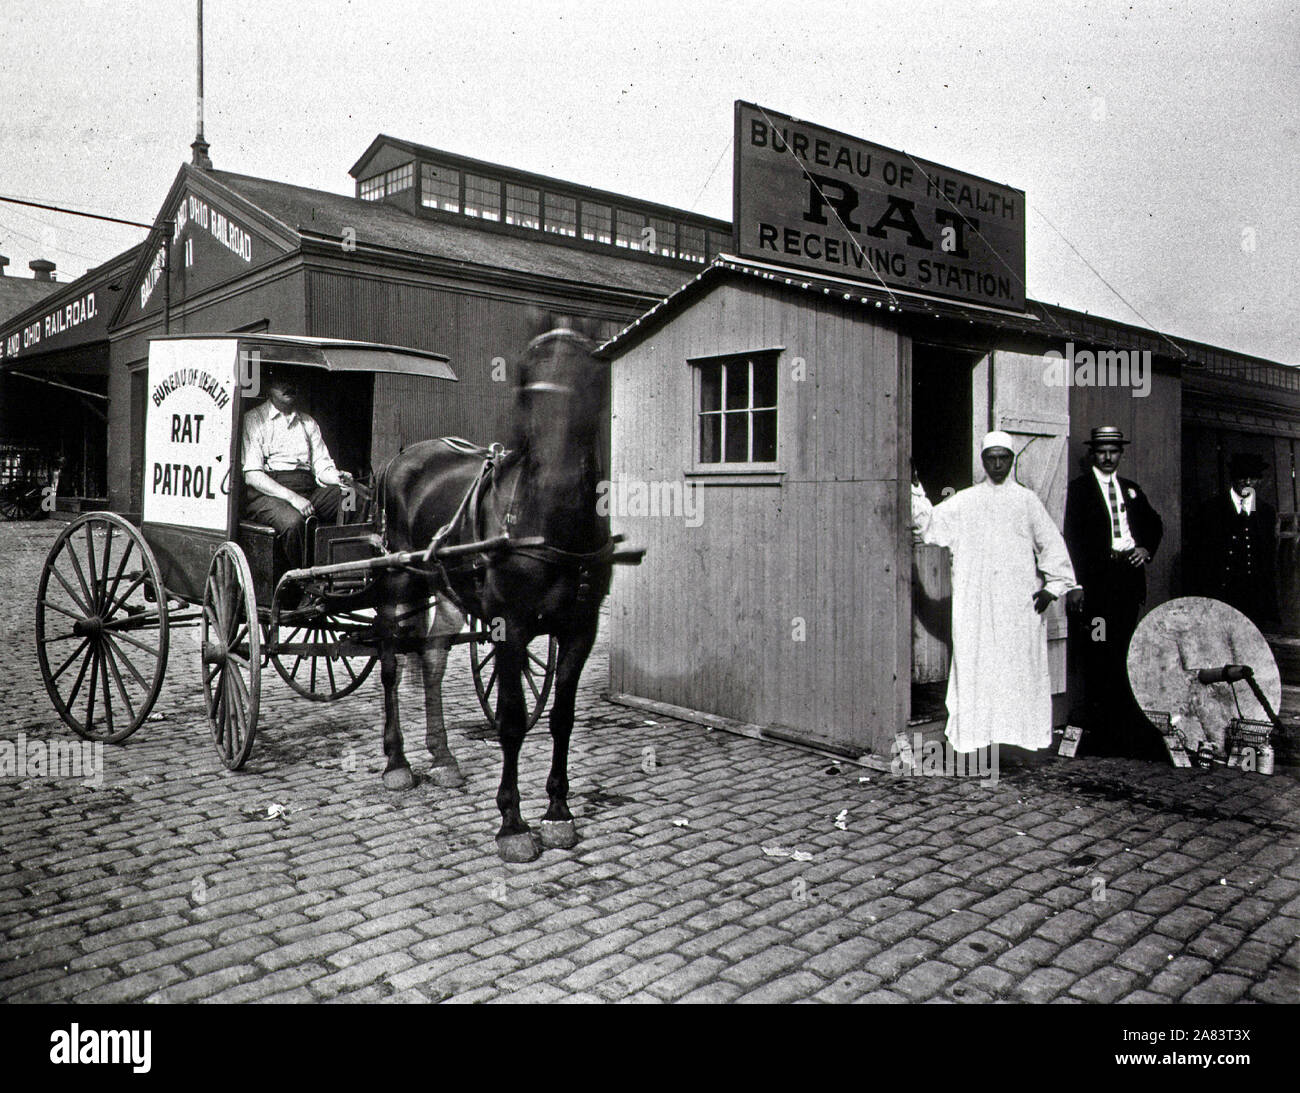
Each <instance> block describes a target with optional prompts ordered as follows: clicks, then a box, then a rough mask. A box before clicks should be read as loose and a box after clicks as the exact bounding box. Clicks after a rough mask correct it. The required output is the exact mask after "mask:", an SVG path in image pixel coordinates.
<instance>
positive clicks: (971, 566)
mask: <svg viewBox="0 0 1300 1093" xmlns="http://www.w3.org/2000/svg"><path fill="white" fill-rule="evenodd" d="M1013 444H1014V442H1013V441H1012V439H1011V437H1010V435H1008V434H1007V433H1004V432H1001V431H994V432H991V433H989V434H988V435H987V436H985V438H984V443H983V445H982V450H981V456H980V458H981V462H982V463H983V464H984V471H985V473H986V474H987V475H988V477H987V479H986V480H985V481H983V482H979V483H977V484H976V485H974V486H971V487H970V488H969V489H965V490H961V491H960V492H959V493H957V494H955V495H954V496H952V497H950V498H948V499H947V500H946V501H943V502H941V503H940V504H938V505H935V506H931V504H930V502H929V501H928V500H927V499H926V496H925V490H924V489H923V488H922V487H921V486H920V484H919V483H915V482H914V483H913V485H912V523H913V526H914V527H915V528H917V529H918V530H919V531H920V533H921V537H922V539H923V540H924V541H925V542H927V543H932V544H934V545H935V546H946V547H949V548H950V549H951V550H952V667H951V671H950V673H949V676H948V700H947V704H948V726H947V729H946V730H945V731H946V735H947V737H948V742H949V743H950V744H951V745H952V747H953V749H954V750H955V751H959V752H970V751H975V750H977V749H979V748H984V747H987V746H988V745H990V744H1011V745H1014V746H1016V747H1021V748H1032V749H1036V748H1046V747H1050V746H1051V743H1052V684H1051V677H1050V675H1049V673H1048V667H1047V619H1046V618H1045V617H1044V612H1045V611H1046V610H1047V608H1048V607H1049V606H1050V605H1051V603H1052V601H1054V600H1056V599H1057V598H1059V597H1060V596H1062V595H1066V596H1067V602H1071V601H1072V600H1074V599H1078V598H1080V597H1081V596H1082V594H1083V593H1082V590H1081V589H1079V587H1078V584H1077V583H1076V581H1075V579H1074V567H1073V566H1072V565H1071V564H1070V556H1069V554H1068V553H1067V552H1066V549H1065V540H1064V539H1063V538H1062V537H1061V533H1060V531H1059V530H1057V527H1056V525H1055V524H1054V523H1053V522H1052V518H1051V517H1050V516H1049V515H1048V514H1047V510H1046V509H1045V508H1044V507H1043V503H1042V502H1041V501H1040V500H1039V499H1038V497H1037V496H1036V495H1035V494H1034V492H1033V491H1032V490H1028V489H1026V488H1025V487H1024V486H1022V485H1020V484H1019V483H1018V482H1015V481H1009V480H1008V477H1009V475H1010V472H1011V468H1012V466H1013V465H1014V463H1015V451H1014V448H1013Z"/></svg>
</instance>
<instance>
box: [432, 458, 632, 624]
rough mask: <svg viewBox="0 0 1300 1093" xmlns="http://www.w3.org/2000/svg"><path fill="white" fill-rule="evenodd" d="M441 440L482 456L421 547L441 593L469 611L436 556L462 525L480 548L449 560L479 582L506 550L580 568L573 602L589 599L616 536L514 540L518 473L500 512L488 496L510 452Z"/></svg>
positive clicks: (496, 493) (497, 492)
mask: <svg viewBox="0 0 1300 1093" xmlns="http://www.w3.org/2000/svg"><path fill="white" fill-rule="evenodd" d="M441 442H442V443H443V444H445V445H447V447H449V448H451V449H452V450H453V451H455V452H459V453H461V454H463V455H476V456H481V457H482V459H483V463H482V466H481V467H480V468H479V470H478V473H477V474H475V475H474V478H473V480H472V481H471V482H470V484H469V486H468V488H467V489H466V490H465V493H464V495H463V496H462V497H461V500H460V504H459V505H457V506H456V511H455V513H454V515H453V516H452V518H451V519H450V520H448V521H447V523H445V524H444V525H443V526H442V527H440V528H439V529H438V530H437V532H435V534H434V536H433V539H432V540H431V541H430V543H429V547H428V550H426V551H425V555H424V557H425V561H426V563H430V562H431V563H432V564H433V565H434V566H435V567H436V568H437V572H438V584H439V586H440V587H439V590H440V592H442V593H443V594H445V595H446V596H447V597H448V598H449V599H450V600H451V602H452V603H454V604H455V605H456V607H457V609H459V610H460V611H461V613H462V614H469V613H470V612H468V611H467V609H466V605H465V604H464V603H463V602H461V597H459V596H458V595H457V594H456V590H455V587H454V586H453V584H452V581H451V573H450V572H449V566H448V563H447V561H446V559H445V557H443V556H441V555H440V550H441V548H442V547H443V546H444V545H446V544H447V541H448V540H449V539H454V538H455V537H456V536H457V534H458V532H461V531H462V530H464V531H466V532H467V534H468V536H469V537H470V539H471V540H473V541H477V542H482V543H483V544H484V549H483V550H481V551H477V552H474V553H471V554H468V555H465V556H464V557H465V560H464V561H462V562H459V563H452V568H453V569H457V570H460V569H463V568H464V567H466V566H468V567H469V568H470V570H471V571H472V572H473V574H474V580H475V582H476V583H481V582H482V580H483V579H484V576H485V575H486V570H487V567H488V565H489V564H490V563H491V561H492V559H493V557H495V556H497V555H499V554H500V553H502V552H505V551H508V552H510V553H512V554H518V555H523V556H524V557H526V558H533V559H536V560H537V561H541V562H545V563H547V564H549V565H555V566H561V567H564V568H570V569H576V570H577V571H578V592H577V597H576V598H577V601H578V602H579V603H587V602H589V601H590V600H591V598H592V595H593V592H594V588H595V583H594V576H595V575H594V570H595V569H596V568H597V567H599V566H602V565H607V564H609V563H610V562H611V561H612V560H613V558H614V554H615V547H616V542H617V540H616V539H615V537H613V536H609V537H607V538H606V540H605V542H604V544H603V545H601V546H600V547H599V548H597V549H596V550H591V551H572V550H562V549H561V548H560V547H555V546H551V545H550V544H549V543H547V542H545V540H543V539H541V538H540V537H528V538H524V539H516V540H513V541H512V540H511V539H510V528H511V526H512V525H513V524H514V523H515V522H516V521H517V519H518V513H517V510H516V507H515V506H516V501H517V498H518V492H519V478H518V477H516V479H515V481H514V485H513V488H512V489H511V491H510V500H509V502H508V503H507V505H506V508H505V511H504V512H497V511H495V509H494V506H493V505H492V504H491V503H490V501H489V498H491V497H493V496H500V490H501V488H502V486H503V485H504V482H503V477H504V474H503V467H504V466H505V463H506V460H507V457H508V456H509V455H510V452H509V451H507V450H506V449H505V448H504V447H503V446H502V445H500V444H493V445H492V446H491V447H489V448H482V447H480V446H478V445H477V444H473V443H471V442H470V441H468V440H464V439H462V438H460V437H442V438H441ZM489 524H490V525H491V526H490V527H489ZM489 544H490V545H489ZM409 568H410V569H411V570H412V571H415V572H419V573H420V574H421V575H425V571H422V570H418V569H417V567H414V566H412V567H409Z"/></svg>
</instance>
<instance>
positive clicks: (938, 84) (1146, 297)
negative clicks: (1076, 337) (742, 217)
mask: <svg viewBox="0 0 1300 1093" xmlns="http://www.w3.org/2000/svg"><path fill="white" fill-rule="evenodd" d="M204 19H205V96H206V104H205V107H206V136H207V139H208V141H209V143H210V144H211V146H212V150H211V156H212V160H213V163H214V165H215V166H216V167H217V168H219V169H222V170H227V171H234V172H237V173H241V174H248V175H256V176H260V177H263V178H270V179H276V180H279V181H284V182H292V183H295V184H298V185H302V186H310V187H315V188H318V189H322V190H330V191H334V192H338V193H348V194H350V193H352V192H354V191H353V180H352V179H351V177H350V176H349V175H348V173H347V172H348V168H349V167H351V166H352V164H353V163H355V162H356V160H357V159H358V158H359V157H360V155H361V153H362V152H363V151H364V150H365V148H366V147H367V145H368V144H369V143H370V141H371V140H372V139H373V138H374V137H375V135H376V134H378V133H381V132H382V133H387V134H390V135H392V136H396V137H401V138H404V139H407V140H411V141H415V142H418V143H422V144H427V145H432V146H433V147H436V148H441V149H444V150H447V151H451V152H456V153H460V154H463V155H469V156H474V157H477V158H479V159H484V160H489V161H492V162H496V163H502V164H507V165H510V166H514V167H518V168H522V169H525V170H530V171H536V172H539V173H542V174H548V175H553V176H555V177H558V178H561V179H565V180H568V181H572V182H577V183H581V184H584V185H588V186H595V187H598V188H601V189H607V190H613V191H616V192H620V193H626V194H629V195H631V196H634V197H639V198H644V199H648V200H652V201H657V202H661V203H663V204H666V205H672V206H676V207H680V208H684V209H688V210H694V211H696V212H700V213H704V214H707V215H710V216H716V217H721V218H724V219H730V218H731V197H732V179H731V175H732V152H733V149H732V128H733V102H734V101H735V100H736V99H745V100H747V101H750V102H756V103H758V104H760V105H762V106H764V107H767V108H769V109H772V110H777V111H781V112H783V113H786V114H790V115H793V116H795V117H799V118H803V119H806V120H808V121H811V122H815V123H818V124H820V125H824V126H828V127H830V128H833V129H838V130H841V131H843V132H846V133H850V134H853V135H855V136H858V137H862V138H864V139H866V140H870V141H874V142H876V143H879V144H883V145H886V146H888V147H892V148H898V149H902V150H904V151H906V152H908V153H910V154H911V155H913V156H916V157H918V158H922V159H929V160H932V161H934V162H937V163H940V164H944V165H947V166H950V167H952V168H955V169H958V170H961V171H966V172H969V173H972V174H976V175H980V176H983V177H986V178H990V179H993V180H995V181H998V182H1002V183H1006V184H1009V185H1012V186H1015V187H1017V188H1019V189H1022V190H1024V191H1025V192H1026V203H1027V206H1028V217H1027V221H1026V227H1027V253H1026V265H1027V281H1028V291H1029V295H1030V296H1031V297H1032V298H1035V299H1038V300H1043V301H1046V302H1048V303H1059V304H1062V305H1064V306H1067V307H1073V308H1078V309H1080V310H1085V311H1090V312H1093V313H1096V314H1101V315H1105V316H1108V317H1110V318H1115V319H1120V320H1122V321H1125V322H1130V323H1135V324H1137V325H1147V326H1152V327H1155V328H1156V329H1159V330H1161V331H1164V332H1166V333H1172V334H1175V335H1181V336H1183V337H1188V338H1192V339H1195V340H1199V341H1205V342H1209V343H1212V344H1215V345H1221V346H1225V347H1228V348H1231V349H1235V350H1238V351H1241V352H1245V353H1253V354H1257V355H1259V356H1263V357H1268V358H1271V359H1274V360H1280V361H1284V362H1287V363H1292V364H1300V307H1297V302H1296V300H1297V288H1300V172H1298V171H1297V165H1300V135H1298V134H1297V125H1298V124H1300V123H1298V122H1297V119H1298V118H1300V109H1297V107H1300V3H1290V2H1283V0H1243V2H1239V3H1234V4H1228V3H1224V2H1222V0H1182V2H1178V3H1151V2H1142V3H1132V4H1128V3H1118V2H1111V0H1104V2H1090V0H1052V2H1050V3H1044V2H1041V0H966V2H956V0H953V2H948V0H930V2H926V3H912V2H908V0H898V2H895V0H835V2H830V0H826V2H822V0H810V2H795V0H781V2H776V3H773V2H769V0H755V2H752V3H739V2H730V0H691V2H680V0H652V2H627V3H619V2H617V0H612V2H605V3H589V2H579V0H555V2H553V3H547V2H542V0H534V2H531V3H522V2H519V3H510V2H505V0H448V2H439V0H423V2H420V0H351V2H349V0H322V2H318V3H317V2H305V0H207V2H206V3H205V5H204ZM194 39H195V2H194V0H165V2H164V0H112V2H109V0H81V2H78V3H73V2H71V0H0V43H3V47H2V48H0V194H2V195H5V196H10V197H20V198H28V199H34V200H37V201H43V202H47V203H50V204H57V205H66V206H71V207H74V208H77V209H82V210H89V211H93V212H99V213H105V214H108V215H111V216H119V217H123V218H125V219H129V220H139V221H145V222H151V221H152V220H153V219H154V218H155V217H156V216H157V215H158V212H159V207H160V205H161V204H162V201H163V198H164V197H165V195H166V193H167V190H168V188H169V187H170V185H171V183H172V181H173V179H174V178H175V175H176V172H177V170H178V168H179V166H180V164H181V163H182V162H186V161H188V159H189V157H190V148H189V145H190V142H191V141H192V140H193V139H194V132H195V75H194V69H195V42H194ZM143 237H144V232H143V231H142V230H139V229H133V228H127V227H119V226H114V225H110V224H105V223H102V222H98V221H89V220H83V219H81V218H76V217H69V216H63V215H59V214H55V213H47V212H43V211H38V210H34V209H28V208H22V207H19V206H14V205H12V204H8V203H0V253H3V254H5V255H7V256H8V257H9V258H10V259H11V264H10V266H9V270H8V272H9V275H11V276H14V275H18V276H30V273H29V270H28V268H27V263H28V262H29V261H30V260H31V259H33V258H36V257H47V258H49V259H51V260H52V261H54V262H56V263H57V265H58V271H59V272H58V275H57V276H58V278H59V280H72V279H73V278H74V277H76V276H79V275H80V274H81V273H83V272H84V271H85V270H86V269H88V268H90V267H91V266H94V265H97V264H99V263H100V262H103V261H105V260H107V259H109V258H111V257H113V256H114V255H115V254H117V253H120V252H121V251H122V250H124V249H125V248H127V247H129V246H131V245H133V244H134V243H136V242H139V241H140V240H141V239H142V238H143ZM1080 256H1082V257H1080ZM1089 264H1090V265H1091V266H1092V267H1093V268H1092V269H1090V268H1089ZM1094 270H1095V272H1094ZM1107 282H1109V286H1110V287H1108V284H1107ZM1112 289H1113V290H1114V291H1113V290H1112ZM1117 293H1118V295H1117Z"/></svg>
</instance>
